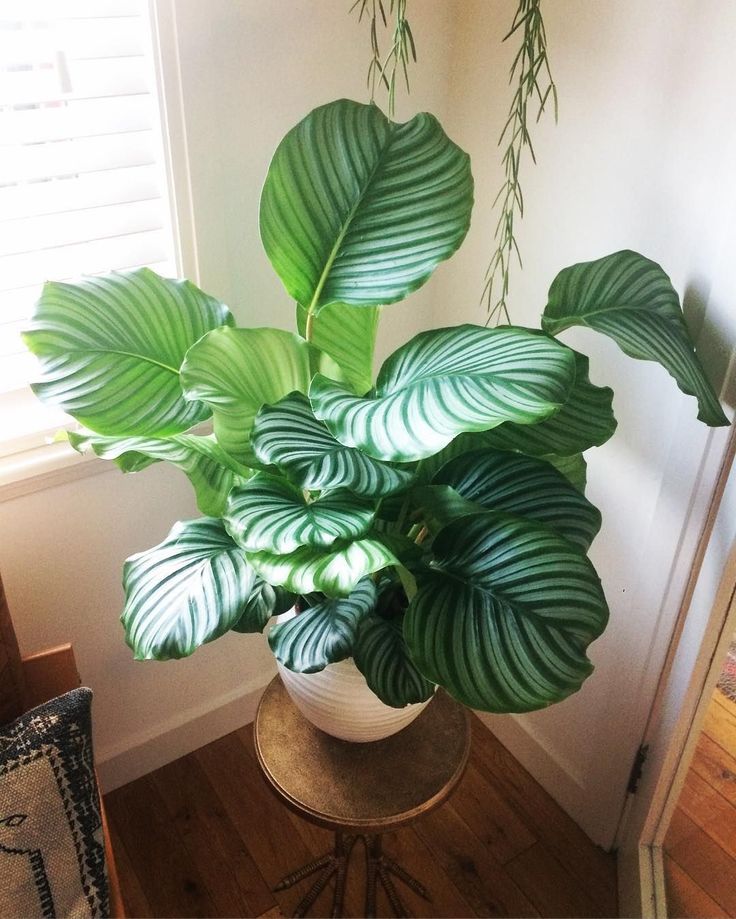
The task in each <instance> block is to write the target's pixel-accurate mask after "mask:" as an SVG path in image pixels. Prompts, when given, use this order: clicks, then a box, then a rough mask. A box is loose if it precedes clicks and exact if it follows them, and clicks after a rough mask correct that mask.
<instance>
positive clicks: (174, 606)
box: [121, 517, 257, 661]
mask: <svg viewBox="0 0 736 919" xmlns="http://www.w3.org/2000/svg"><path fill="white" fill-rule="evenodd" d="M256 581H257V579H256V575H255V572H254V571H253V569H252V568H251V567H250V565H249V564H248V562H247V561H246V559H245V555H244V553H243V550H242V549H240V548H239V547H238V546H236V545H235V543H234V542H233V541H232V539H231V538H230V536H229V535H228V533H227V531H226V530H225V527H224V526H223V523H222V521H221V520H216V519H214V518H212V517H203V518H201V519H200V520H187V521H184V522H183V523H177V524H175V526H174V527H173V529H172V530H171V532H170V533H169V535H168V536H167V537H166V539H165V540H164V541H163V542H162V543H159V545H157V546H154V547H153V548H152V549H147V550H146V551H145V552H140V553H138V555H133V556H131V557H130V558H129V559H128V560H127V562H126V563H125V567H124V568H123V588H124V589H125V609H124V610H123V614H122V616H121V619H122V623H123V627H124V628H125V638H126V640H127V642H128V644H129V645H130V647H131V648H132V649H133V651H134V654H135V658H136V660H150V659H155V660H160V661H163V660H170V659H171V658H179V657H187V656H188V655H189V654H192V652H194V651H195V650H196V649H197V648H198V647H199V646H200V645H203V644H205V642H208V641H212V640H213V639H215V638H219V637H220V635H224V634H225V632H227V631H228V630H229V629H231V628H232V627H233V625H235V623H236V622H238V620H239V619H240V617H241V615H242V613H243V609H244V607H245V605H246V603H247V602H248V599H249V597H250V594H251V591H252V590H253V587H254V585H255V584H256Z"/></svg>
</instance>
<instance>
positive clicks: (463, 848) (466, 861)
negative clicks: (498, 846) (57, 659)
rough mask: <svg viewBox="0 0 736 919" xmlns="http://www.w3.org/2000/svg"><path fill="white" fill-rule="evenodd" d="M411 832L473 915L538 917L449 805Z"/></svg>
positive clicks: (502, 869)
mask: <svg viewBox="0 0 736 919" xmlns="http://www.w3.org/2000/svg"><path fill="white" fill-rule="evenodd" d="M415 829H416V832H417V834H418V835H419V837H420V839H421V840H422V841H423V842H424V843H425V845H426V846H427V847H428V848H429V850H430V851H431V852H432V853H433V855H434V857H435V858H436V859H437V861H438V862H439V864H440V865H441V866H442V868H443V869H444V871H445V872H446V873H447V875H448V876H449V877H450V878H451V880H452V882H453V883H454V885H455V887H457V889H458V890H459V891H460V893H461V895H462V896H463V899H465V900H466V901H467V903H468V904H469V905H470V906H471V907H472V909H473V910H474V911H475V914H476V915H477V916H516V917H522V916H538V915H539V912H538V911H537V909H536V908H535V907H534V906H533V905H532V903H531V902H530V900H529V899H527V897H526V896H525V894H524V893H522V891H521V889H520V888H519V887H518V886H517V884H516V883H515V882H514V881H513V880H512V879H511V877H510V876H509V874H508V873H507V872H506V870H505V869H504V868H503V867H502V866H501V865H499V864H498V862H496V861H495V860H494V859H493V857H492V856H491V854H490V853H489V852H488V850H487V849H486V847H485V846H484V845H483V843H482V842H481V841H480V840H479V839H478V837H477V836H476V835H475V833H474V832H473V831H472V830H471V829H470V827H469V826H468V825H467V824H466V823H465V821H464V820H463V819H462V817H460V816H459V814H458V813H457V812H456V811H455V810H454V809H453V807H452V804H445V805H444V806H443V807H441V808H439V809H438V810H436V811H433V812H432V813H431V814H427V815H426V816H424V817H422V818H421V819H420V820H418V821H417V822H416V824H415Z"/></svg>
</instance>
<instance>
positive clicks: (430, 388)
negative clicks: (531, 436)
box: [309, 325, 575, 462]
mask: <svg viewBox="0 0 736 919" xmlns="http://www.w3.org/2000/svg"><path fill="white" fill-rule="evenodd" d="M574 381H575V359H574V355H573V353H572V351H570V350H569V349H568V348H566V347H564V346H561V345H560V344H559V343H558V342H555V341H554V339H552V338H549V337H548V336H545V335H539V334H537V333H535V332H530V331H528V330H526V329H521V328H515V327H510V326H506V327H502V328H496V329H487V328H485V327H483V326H474V325H461V326H455V327H452V328H448V329H434V330H432V331H430V332H421V333H420V334H419V335H416V336H415V337H414V338H412V339H411V341H409V342H408V343H407V344H405V345H403V346H402V347H401V348H399V349H398V350H397V351H395V352H394V353H393V354H392V355H391V356H390V357H389V358H388V360H387V361H386V362H385V363H384V365H383V367H382V368H381V371H380V373H379V374H378V380H377V383H376V389H375V394H374V395H372V396H371V397H368V398H364V399H361V398H358V397H356V396H354V395H353V394H352V393H350V392H349V391H348V390H347V388H346V387H345V386H344V385H342V384H340V383H336V382H334V381H333V380H329V379H327V377H325V376H322V375H320V374H318V375H317V376H315V378H314V380H313V381H312V385H311V387H310V390H309V397H310V400H311V402H312V406H313V407H314V413H315V415H316V416H317V417H318V418H319V419H320V420H322V421H324V422H325V424H326V425H327V427H328V428H329V429H330V431H331V432H332V434H333V435H334V436H335V437H336V438H337V439H338V440H339V441H340V442H341V443H343V444H345V445H347V446H350V447H358V448H359V449H361V450H363V451H364V452H365V453H368V454H369V455H370V456H374V457H376V458H377V459H383V460H395V461H398V462H410V461H412V460H417V459H422V458H423V457H427V456H431V455H432V454H433V453H437V452H438V451H439V450H441V449H442V448H443V447H444V446H445V445H446V444H448V443H449V442H450V441H451V440H452V439H453V437H455V436H456V435H457V434H460V433H461V432H463V431H481V430H486V429H488V428H492V427H495V426H496V425H499V424H501V423H503V422H504V421H515V422H517V423H519V424H531V423H533V422H536V421H540V420H542V419H543V418H546V417H548V416H549V415H551V414H552V413H554V412H556V411H557V410H558V409H559V408H560V406H561V405H562V404H563V403H564V402H565V400H566V398H567V396H568V393H569V391H570V388H571V387H572V385H573V383H574Z"/></svg>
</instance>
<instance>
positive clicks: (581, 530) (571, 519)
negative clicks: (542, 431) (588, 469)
mask: <svg viewBox="0 0 736 919" xmlns="http://www.w3.org/2000/svg"><path fill="white" fill-rule="evenodd" d="M433 482H434V487H435V488H436V487H437V486H439V487H440V492H439V493H435V496H434V497H433V495H432V492H433V489H432V488H430V489H429V490H428V494H425V496H424V501H425V503H426V502H427V501H429V502H430V506H431V505H432V503H433V502H434V501H439V502H443V501H444V502H445V504H447V496H446V495H444V496H443V495H442V491H441V489H442V487H443V486H444V487H447V486H449V487H450V488H451V489H452V490H453V491H454V492H455V493H456V494H458V495H460V496H461V497H462V498H463V499H464V500H465V501H467V502H472V503H473V505H479V506H480V507H481V508H484V509H486V510H494V511H505V512H506V513H508V514H516V515H517V516H519V517H526V518H528V519H530V520H536V521H537V522H539V523H542V524H544V526H546V527H549V528H550V529H551V530H553V531H554V532H556V533H559V535H560V536H564V537H565V539H569V540H570V542H573V543H575V544H576V545H579V546H581V547H582V548H583V550H584V551H586V550H587V549H588V548H589V546H590V544H591V542H592V541H593V539H594V537H595V535H596V534H597V533H598V530H599V529H600V527H601V515H600V512H599V511H598V509H597V508H595V507H593V505H592V504H591V503H590V501H588V500H587V499H586V498H584V497H583V495H582V494H581V493H580V492H579V491H578V490H577V489H576V488H575V487H574V486H573V485H572V484H571V483H570V482H569V481H568V480H567V479H566V478H565V477H564V476H563V475H562V473H560V472H558V471H557V470H556V469H555V468H554V467H553V466H552V465H550V464H549V463H547V462H545V461H544V460H539V459H534V458H532V457H530V456H522V454H520V453H504V452H501V451H498V450H474V451H472V452H470V453H464V454H463V455H462V456H458V457H457V458H456V459H454V460H451V461H450V462H449V463H447V465H445V466H443V467H442V469H440V471H439V472H438V473H437V475H436V476H435V477H434V480H433ZM471 507H472V505H471ZM465 513H467V510H466V511H465V512H463V509H462V507H456V508H453V507H452V506H449V507H447V510H446V511H445V513H444V514H443V515H442V516H443V518H444V520H445V521H446V522H449V521H450V520H452V519H455V517H458V516H464V515H465Z"/></svg>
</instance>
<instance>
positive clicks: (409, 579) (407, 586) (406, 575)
mask: <svg viewBox="0 0 736 919" xmlns="http://www.w3.org/2000/svg"><path fill="white" fill-rule="evenodd" d="M394 568H396V573H397V574H398V576H399V580H400V581H401V586H402V587H403V588H404V593H405V594H406V597H407V599H408V600H411V599H412V598H413V597H414V595H415V594H416V592H417V582H416V578H415V577H414V575H413V574H412V573H411V571H409V569H408V568H404V566H403V565H394Z"/></svg>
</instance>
